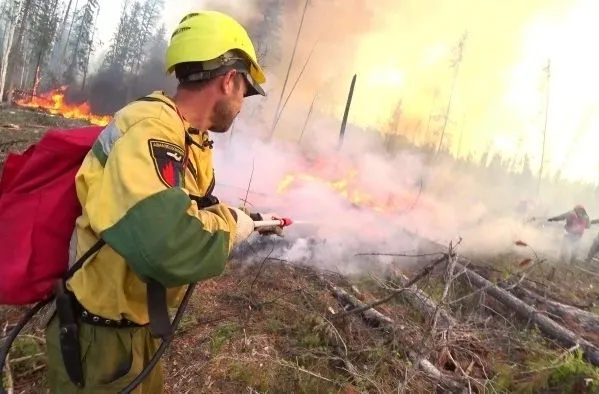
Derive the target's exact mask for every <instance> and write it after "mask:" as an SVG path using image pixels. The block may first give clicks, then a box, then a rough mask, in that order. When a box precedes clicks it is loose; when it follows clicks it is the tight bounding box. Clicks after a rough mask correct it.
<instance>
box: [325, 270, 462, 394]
mask: <svg viewBox="0 0 599 394" xmlns="http://www.w3.org/2000/svg"><path fill="white" fill-rule="evenodd" d="M323 281H324V282H325V283H326V284H327V287H328V288H329V290H330V291H331V293H332V294H333V296H335V298H337V299H338V300H339V301H340V302H341V304H342V305H343V306H344V307H347V306H349V307H351V308H354V309H356V308H360V309H363V308H366V307H367V305H366V304H365V303H363V302H362V301H360V300H358V299H357V298H356V297H354V296H353V295H351V294H349V293H348V292H346V291H345V290H343V289H340V288H339V287H337V286H335V285H333V284H332V283H330V282H328V281H326V280H324V279H323ZM361 315H362V318H363V319H364V320H365V321H367V322H369V323H370V324H374V325H376V326H378V327H381V328H385V329H391V328H392V327H393V325H394V321H393V319H391V318H389V317H387V316H385V315H383V314H382V313H380V312H379V311H377V310H376V309H374V308H366V309H364V310H362V311H361ZM407 354H408V357H409V358H410V359H411V361H412V362H413V363H414V364H415V365H417V366H418V368H419V369H420V370H421V371H423V372H424V373H425V374H426V375H427V376H428V377H429V378H430V379H433V380H434V381H435V382H437V383H438V384H440V385H441V386H443V388H445V389H447V390H449V391H451V392H452V393H459V394H462V393H467V392H468V389H467V388H466V386H465V385H464V384H462V383H460V382H459V381H457V380H456V379H455V378H453V377H451V376H449V375H447V374H445V373H443V372H441V371H440V370H439V369H438V368H437V367H435V366H434V365H433V364H432V363H431V362H430V361H428V360H426V359H425V358H423V357H422V356H419V355H418V354H417V353H416V352H415V351H413V350H409V351H408V352H407Z"/></svg>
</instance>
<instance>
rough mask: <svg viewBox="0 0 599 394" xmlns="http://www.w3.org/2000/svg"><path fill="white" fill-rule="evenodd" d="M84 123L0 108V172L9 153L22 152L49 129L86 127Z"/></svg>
mask: <svg viewBox="0 0 599 394" xmlns="http://www.w3.org/2000/svg"><path fill="white" fill-rule="evenodd" d="M86 124H87V123H86V122H84V121H79V120H74V119H65V118H63V117H60V116H53V115H49V114H46V113H43V112H39V111H34V110H29V109H21V108H18V107H0V171H1V169H2V167H3V165H4V160H5V159H6V156H7V154H8V153H9V152H22V151H23V150H25V149H27V147H28V146H29V145H31V144H33V143H35V142H36V141H37V140H38V139H39V138H40V136H41V135H42V134H43V133H44V132H45V131H47V130H48V129H51V128H68V127H77V126H82V125H86Z"/></svg>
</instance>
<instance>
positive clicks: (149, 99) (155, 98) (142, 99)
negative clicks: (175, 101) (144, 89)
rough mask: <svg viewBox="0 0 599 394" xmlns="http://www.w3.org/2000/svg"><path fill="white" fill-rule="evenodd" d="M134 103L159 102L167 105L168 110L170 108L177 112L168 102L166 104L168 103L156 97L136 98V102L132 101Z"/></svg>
mask: <svg viewBox="0 0 599 394" xmlns="http://www.w3.org/2000/svg"><path fill="white" fill-rule="evenodd" d="M134 101H154V102H156V101H160V102H161V103H164V104H166V105H168V106H169V108H170V109H172V110H173V111H175V112H177V108H175V107H173V105H172V104H171V103H169V102H168V101H166V100H162V99H159V98H158V97H152V96H143V97H140V98H138V99H136V100H134ZM178 114H179V113H178V112H177V115H178Z"/></svg>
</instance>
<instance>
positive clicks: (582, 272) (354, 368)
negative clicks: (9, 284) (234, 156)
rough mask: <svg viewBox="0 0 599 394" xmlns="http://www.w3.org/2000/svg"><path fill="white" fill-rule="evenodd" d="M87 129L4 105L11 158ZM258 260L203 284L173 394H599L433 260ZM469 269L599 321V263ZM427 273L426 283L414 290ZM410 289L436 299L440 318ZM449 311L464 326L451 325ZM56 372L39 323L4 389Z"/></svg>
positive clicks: (175, 352)
mask: <svg viewBox="0 0 599 394" xmlns="http://www.w3.org/2000/svg"><path fill="white" fill-rule="evenodd" d="M9 124H17V125H19V128H14V127H13V126H7V125H9ZM77 124H81V123H80V122H76V121H75V122H74V121H71V120H65V119H61V118H57V117H48V116H46V115H43V114H39V113H35V112H32V111H24V110H15V109H4V110H0V125H1V127H2V128H1V129H0V155H3V156H0V161H1V160H3V159H2V157H4V156H5V155H6V152H7V151H13V150H23V149H25V148H26V147H27V146H28V145H29V144H30V143H32V142H34V141H35V140H36V139H37V138H39V136H40V135H41V133H42V132H43V131H44V130H45V128H47V127H65V126H69V125H77ZM524 248H526V247H525V246H524ZM398 252H400V251H398ZM258 253H262V254H263V255H264V256H265V257H264V259H262V260H260V261H259V262H258V263H248V262H247V261H246V259H244V257H243V255H236V257H235V259H234V260H232V261H231V262H229V264H228V266H227V268H226V270H225V273H224V274H223V275H222V276H220V277H218V278H215V279H212V280H208V281H205V282H202V283H200V284H198V286H197V288H196V290H195V292H194V295H193V297H192V299H191V302H190V305H189V307H188V309H187V312H186V314H185V315H184V318H183V320H182V322H181V324H180V326H179V329H178V331H177V335H176V338H175V340H174V342H173V344H172V346H171V347H170V348H169V350H167V352H166V355H165V356H164V359H163V361H162V366H163V368H164V371H165V379H166V386H167V388H166V392H167V393H347V394H350V393H351V394H354V393H397V392H407V393H431V392H433V393H434V392H475V393H486V392H489V393H597V392H599V369H598V368H597V367H594V366H591V365H590V364H589V363H587V362H585V361H584V359H583V357H582V353H581V352H580V347H576V346H565V345H564V344H562V343H558V342H556V341H555V340H553V339H550V338H548V337H547V336H546V335H544V334H543V332H541V330H539V328H538V327H536V326H535V325H534V324H532V323H531V320H530V318H522V316H519V315H517V313H516V312H515V311H514V310H513V309H511V308H509V307H506V306H505V305H503V304H502V303H501V302H499V301H498V300H496V299H494V298H492V297H491V296H489V295H488V294H487V292H485V291H481V290H479V289H477V288H476V287H473V286H472V285H471V284H470V283H469V282H468V281H467V280H464V276H463V275H460V274H459V273H456V272H453V271H451V272H453V274H452V276H450V277H448V272H450V271H449V267H451V265H450V264H446V263H443V264H439V265H438V266H437V267H436V268H435V269H431V270H430V272H427V273H426V274H422V275H420V273H421V270H422V268H423V267H424V265H426V263H423V264H424V265H423V266H414V267H412V269H410V270H409V271H407V270H405V269H402V268H401V267H396V266H393V265H390V266H388V267H386V268H385V269H379V270H376V271H372V272H371V273H370V275H366V276H360V277H351V278H349V277H343V276H341V275H339V274H336V273H333V272H323V271H319V270H317V269H315V268H314V266H317V264H314V265H313V266H312V267H305V266H299V265H292V264H290V263H288V262H285V261H281V260H279V259H270V258H267V257H266V256H267V255H268V251H262V250H258ZM435 258H438V256H436V257H433V256H431V257H430V259H429V258H428V257H427V259H428V261H433V260H434V259H435ZM427 259H425V260H427ZM367 263H368V261H366V260H365V261H364V264H367ZM468 264H469V265H468V266H469V268H471V269H472V270H473V271H475V272H477V273H479V274H480V275H481V276H483V277H485V278H487V279H488V280H490V281H491V282H492V283H493V284H497V283H511V284H512V285H513V286H514V287H513V288H515V289H517V288H523V289H527V290H529V291H533V292H535V294H540V295H542V298H543V299H544V300H545V301H547V300H554V301H559V302H561V303H564V304H568V305H572V306H574V307H575V308H576V310H578V311H584V312H585V313H589V314H590V315H591V316H597V315H596V314H597V313H598V312H599V308H598V305H599V287H598V286H599V282H598V277H599V276H598V275H599V274H598V273H597V271H599V270H597V269H596V267H570V266H564V265H560V264H557V263H555V262H550V261H544V260H542V259H537V258H536V257H535V256H534V254H533V253H531V254H530V259H524V260H523V259H522V257H521V256H520V257H516V256H511V255H506V256H493V257H492V258H488V259H482V260H480V261H479V260H477V261H470V262H469V263H468ZM416 277H420V280H418V281H417V282H416V283H415V286H417V288H413V287H411V288H409V289H405V288H404V287H402V286H404V285H405V282H406V281H407V280H408V279H412V278H416ZM448 278H449V279H448ZM341 291H345V292H346V294H349V295H351V296H352V297H353V298H352V299H353V300H354V301H355V302H363V303H371V302H374V301H376V300H381V299H385V300H384V302H380V303H379V304H378V305H377V306H376V307H375V308H374V310H373V309H367V310H366V312H359V311H353V312H347V311H348V310H351V309H353V308H354V307H355V305H357V304H352V302H354V301H351V302H350V301H347V299H346V298H340V296H339V294H341ZM417 291H420V292H419V293H418V292H417ZM510 291H511V290H510ZM410 294H412V295H413V294H420V295H419V297H425V298H426V299H427V300H428V301H430V302H431V303H432V304H429V305H433V307H434V311H435V312H434V313H430V310H427V309H424V308H423V307H422V306H418V305H417V304H415V303H414V298H413V297H412V298H410V297H409V295H410ZM419 299H420V300H421V301H422V299H423V298H419ZM534 306H536V307H537V311H538V313H540V314H543V315H546V316H548V317H550V318H551V319H553V320H554V321H555V322H557V323H558V324H560V325H562V326H563V327H566V328H567V329H569V330H572V332H574V333H576V335H578V336H579V337H581V338H584V339H585V340H587V341H589V342H590V343H591V344H592V345H593V346H597V347H599V325H595V326H593V325H590V326H583V325H582V324H580V322H578V321H575V320H573V319H572V318H571V316H556V315H555V314H554V313H553V312H551V311H550V310H549V309H548V308H547V306H546V305H545V304H544V303H543V302H535V303H534ZM24 310H25V308H14V307H13V308H6V307H0V328H3V329H4V331H5V332H6V331H8V329H9V328H10V327H11V326H12V325H14V324H15V322H16V320H17V319H18V317H19V316H20V314H21V313H23V311H24ZM374 311H376V312H374ZM172 313H173V314H174V311H172ZM381 316H382V317H381ZM440 316H449V318H450V319H452V320H454V323H452V324H450V325H447V326H445V325H444V323H442V320H443V319H441V317H440ZM381 319H382V320H381ZM598 319H599V317H598ZM45 370H46V363H45V355H44V339H43V331H42V329H41V327H40V326H39V324H38V323H35V322H34V324H31V325H29V326H28V327H27V329H26V330H25V333H24V335H22V336H20V337H19V338H18V340H17V341H16V343H15V344H14V346H13V349H12V352H11V353H10V362H9V368H8V369H7V371H6V373H5V375H4V383H5V385H9V386H11V387H12V388H13V392H14V393H15V394H16V393H45V392H46V389H45V384H46V382H45Z"/></svg>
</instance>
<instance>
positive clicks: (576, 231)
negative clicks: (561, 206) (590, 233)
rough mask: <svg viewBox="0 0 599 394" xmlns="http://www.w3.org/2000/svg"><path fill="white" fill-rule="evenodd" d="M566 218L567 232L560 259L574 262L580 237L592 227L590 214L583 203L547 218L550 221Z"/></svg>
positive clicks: (565, 226)
mask: <svg viewBox="0 0 599 394" xmlns="http://www.w3.org/2000/svg"><path fill="white" fill-rule="evenodd" d="M562 220H565V221H566V223H565V225H564V229H565V230H566V233H565V234H564V237H563V239H562V246H561V251H560V260H561V261H567V262H568V263H570V264H572V263H574V262H575V261H576V256H577V253H578V247H579V245H580V239H581V238H582V236H583V234H584V231H585V230H586V229H587V228H590V227H591V222H590V220H589V215H588V214H587V211H586V209H585V208H584V207H583V206H582V205H580V204H579V205H576V206H575V207H574V209H573V210H571V211H568V212H565V213H563V214H561V215H558V216H554V217H552V218H549V219H547V221H549V222H557V221H562Z"/></svg>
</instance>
